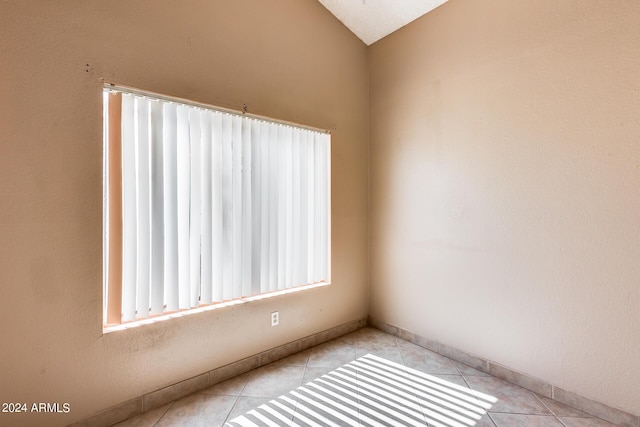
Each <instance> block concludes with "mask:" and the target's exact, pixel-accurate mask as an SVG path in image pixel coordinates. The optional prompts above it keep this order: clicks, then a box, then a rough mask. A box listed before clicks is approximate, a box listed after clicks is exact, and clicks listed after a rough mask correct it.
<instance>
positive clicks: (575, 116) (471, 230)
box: [370, 0, 640, 414]
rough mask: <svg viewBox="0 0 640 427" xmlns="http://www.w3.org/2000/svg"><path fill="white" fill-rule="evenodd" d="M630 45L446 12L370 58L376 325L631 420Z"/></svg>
mask: <svg viewBox="0 0 640 427" xmlns="http://www.w3.org/2000/svg"><path fill="white" fill-rule="evenodd" d="M638 28H640V2H638V1H636V0H620V1H615V2H611V1H606V0H563V1H555V0H542V1H528V0H517V1H513V0H451V1H449V2H448V3H445V4H444V5H443V6H441V7H439V8H438V9H436V10H435V11H433V12H431V13H429V14H427V15H426V16H424V17H422V18H421V19H419V20H417V21H415V22H413V23H411V24H409V25H408V26H407V27H405V28H403V29H401V30H400V31H398V32H396V33H394V34H392V35H390V36H388V37H387V38H385V39H383V40H381V41H380V42H378V43H376V44H374V45H373V46H371V48H370V81H371V104H370V110H371V152H370V153H371V240H372V249H371V280H372V290H371V292H372V315H373V316H375V317H376V318H379V319H381V320H384V321H386V322H390V323H393V324H396V325H399V326H401V327H403V328H405V329H409V330H412V331H414V332H416V333H418V334H420V335H423V336H426V337H430V338H434V339H437V340H439V341H441V342H443V343H445V344H449V345H452V346H454V347H457V348H460V349H462V350H466V351H468V352H471V353H475V354H477V355H480V356H483V357H486V358H488V359H490V360H494V361H496V362H498V363H502V364H504V365H506V366H508V367H511V368H514V369H518V370H520V371H523V372H526V373H528V374H531V375H534V376H537V377H540V378H542V379H545V380H547V381H549V382H552V383H554V384H556V385H558V386H560V387H563V388H565V389H567V390H571V391H574V392H577V393H579V394H582V395H584V396H586V397H590V398H593V399H596V400H599V401H601V402H603V403H608V404H610V405H613V406H617V407H620V408H621V409H625V410H628V411H631V412H633V413H636V414H640V363H638V361H639V360H640V333H639V332H640V314H639V307H640V137H639V135H640V31H638Z"/></svg>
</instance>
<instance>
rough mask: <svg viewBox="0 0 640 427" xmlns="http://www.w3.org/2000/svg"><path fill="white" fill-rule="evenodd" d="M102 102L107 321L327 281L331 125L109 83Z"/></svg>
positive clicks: (147, 315) (123, 320)
mask: <svg viewBox="0 0 640 427" xmlns="http://www.w3.org/2000/svg"><path fill="white" fill-rule="evenodd" d="M104 112H105V113H104V114H105V123H106V124H105V127H104V129H105V130H104V132H105V147H107V148H106V149H105V150H106V153H107V160H106V161H107V165H106V170H107V171H108V174H112V175H115V176H111V177H108V178H107V179H105V182H106V183H107V185H106V186H105V187H106V188H105V192H106V194H105V196H106V197H105V199H106V201H107V203H108V204H109V205H112V204H113V206H110V207H109V208H108V209H106V211H105V212H108V216H109V218H108V219H107V221H105V242H106V251H105V252H106V253H107V254H108V256H107V262H108V263H109V264H112V263H113V266H112V265H109V268H105V272H106V273H105V274H106V277H105V302H106V303H105V313H107V315H106V318H105V321H106V322H107V323H120V322H126V321H131V320H135V319H142V318H146V317H149V316H151V315H157V314H162V313H166V312H172V311H177V310H185V309H190V308H195V307H198V306H200V305H203V304H212V303H217V302H222V301H227V300H233V299H238V298H242V297H247V296H252V295H257V294H261V293H265V292H270V291H276V290H281V289H288V288H292V287H295V286H301V285H306V284H312V283H318V282H326V281H328V276H329V268H328V266H329V150H330V136H329V134H327V133H325V132H318V131H314V130H309V129H306V128H301V127H295V126H291V125H287V124H282V123H276V122H270V121H266V120H262V119H257V118H253V117H249V116H244V115H240V114H233V113H228V112H224V111H217V110H214V109H209V108H203V107H200V106H195V105H189V104H184V103H180V102H176V101H170V100H165V99H158V98H155V97H153V96H143V95H140V94H136V93H127V92H124V91H120V90H119V91H114V90H110V89H105V95H104ZM118 144H119V147H118ZM114 178H115V179H114ZM118 184H119V185H120V187H119V188H118ZM114 198H118V199H120V198H121V207H120V203H119V201H120V200H118V201H116V203H113V202H114ZM114 261H115V262H114ZM120 264H121V266H120ZM114 266H115V268H113V267H114ZM119 269H121V271H118V270H119ZM109 313H112V315H109Z"/></svg>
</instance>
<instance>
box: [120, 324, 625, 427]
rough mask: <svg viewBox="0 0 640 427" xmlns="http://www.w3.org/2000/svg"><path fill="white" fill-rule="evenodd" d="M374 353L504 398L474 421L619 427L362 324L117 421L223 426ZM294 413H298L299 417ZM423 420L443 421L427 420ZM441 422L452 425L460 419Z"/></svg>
mask: <svg viewBox="0 0 640 427" xmlns="http://www.w3.org/2000/svg"><path fill="white" fill-rule="evenodd" d="M367 354H373V355H375V356H378V357H381V358H383V359H385V360H387V361H390V362H395V363H397V364H400V365H403V366H405V367H407V368H410V369H413V370H417V371H420V372H423V373H426V374H429V375H432V376H433V377H437V378H440V379H443V380H446V381H448V382H449V383H451V384H455V385H457V386H461V387H464V388H465V390H466V389H469V390H470V393H472V392H481V393H485V394H487V395H490V396H493V397H495V398H497V401H496V402H495V403H494V404H493V406H492V407H491V408H490V409H489V412H488V413H487V414H486V415H484V416H483V417H482V418H481V419H480V420H479V421H478V422H477V424H475V425H476V426H477V427H507V426H531V427H553V426H557V427H563V426H564V427H606V426H613V424H610V423H608V422H605V421H603V420H600V419H597V418H593V417H591V416H589V415H588V414H585V413H583V412H580V411H578V410H576V409H573V408H571V407H568V406H565V405H562V404H560V403H557V402H555V401H553V400H551V399H547V398H545V397H542V396H538V395H536V394H535V393H533V392H530V391H528V390H526V389H524V388H521V387H518V386H516V385H513V384H510V383H508V382H505V381H502V380H500V379H498V378H495V377H492V376H490V375H488V374H486V373H484V372H480V371H478V370H476V369H473V368H471V367H469V366H466V365H464V364H461V363H458V362H455V361H453V360H451V359H448V358H446V357H443V356H441V355H439V354H436V353H434V352H432V351H429V350H426V349H424V348H422V347H419V346H417V345H414V344H412V343H409V342H407V341H404V340H401V339H399V338H396V337H394V336H392V335H389V334H386V333H384V332H381V331H379V330H377V329H373V328H363V329H359V330H357V331H355V332H353V333H351V334H348V335H345V336H343V337H340V338H337V339H335V340H332V341H329V342H327V343H324V344H321V345H318V346H316V347H313V348H311V349H309V350H305V351H303V352H300V353H297V354H294V355H292V356H289V357H287V358H285V359H282V360H279V361H276V362H273V363H271V364H269V365H266V366H263V367H260V368H257V369H254V370H253V371H251V372H247V373H246V374H243V375H240V376H238V377H235V378H232V379H230V380H227V381H225V382H222V383H220V384H217V385H215V386H213V387H210V388H208V389H205V390H203V391H201V392H198V393H195V394H192V395H190V396H187V397H185V398H182V399H180V400H176V401H174V402H172V403H169V404H167V405H165V406H163V407H161V408H158V409H155V410H152V411H150V412H147V413H145V414H143V415H140V416H138V417H135V418H132V419H129V420H127V421H124V422H122V423H119V424H117V426H120V427H124V426H222V425H224V424H225V422H229V421H231V420H232V419H234V418H236V417H238V416H240V415H243V414H245V413H246V412H247V411H250V410H252V409H255V408H257V407H259V406H260V405H263V404H265V403H267V402H269V401H271V400H272V399H275V398H278V397H280V396H282V395H284V394H287V393H289V392H290V391H292V390H294V389H296V388H297V387H299V386H301V385H303V384H306V383H308V382H309V381H312V380H314V379H316V378H318V377H320V376H322V375H325V374H327V373H329V372H330V371H333V370H334V369H336V368H339V367H341V366H343V365H345V364H347V363H350V362H352V361H354V360H355V359H356V358H359V357H361V356H364V355H367ZM296 404H297V403H288V404H287V403H285V406H286V405H289V406H290V407H289V408H288V409H289V413H294V414H295V413H296V408H295V406H296ZM283 412H286V408H283ZM291 418H292V419H296V417H295V416H293V417H291ZM282 424H285V423H282ZM338 424H339V423H338ZM347 424H348V423H347V422H345V425H347ZM385 424H386V423H383V425H385ZM388 424H390V425H391V423H388ZM300 425H304V424H303V423H300ZM363 425H367V423H363ZM397 425H402V423H400V422H399V423H398V424H397ZM424 425H430V426H431V425H437V424H436V423H434V422H431V423H430V424H427V423H426V422H425V424H424ZM440 425H442V426H445V427H450V425H451V426H453V425H455V423H453V422H451V424H449V423H440ZM463 425H464V424H463Z"/></svg>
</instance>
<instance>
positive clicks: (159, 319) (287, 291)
mask: <svg viewBox="0 0 640 427" xmlns="http://www.w3.org/2000/svg"><path fill="white" fill-rule="evenodd" d="M328 285H330V283H328V282H320V283H314V284H311V285H304V286H297V287H295V288H289V289H282V290H280V291H273V292H267V293H263V294H260V295H255V296H251V297H245V298H240V299H236V300H231V301H225V302H221V303H217V304H211V305H207V306H204V307H198V308H193V309H190V310H183V311H177V312H174V313H170V314H163V315H160V316H154V317H150V318H148V319H141V320H135V321H133V322H127V323H123V324H120V325H109V326H105V327H104V328H103V329H102V333H103V334H109V333H112V332H117V331H124V330H126V329H133V328H137V327H139V326H143V325H150V324H152V323H158V322H163V321H165V320H169V319H176V318H178V317H184V316H190V315H192V314H196V313H203V312H205V311H212V310H217V309H219V308H224V307H230V306H233V305H240V304H246V303H248V302H252V301H258V300H262V299H266V298H273V297H277V296H280V295H286V294H292V293H295V292H301V291H306V290H308V289H315V288H320V287H323V286H328Z"/></svg>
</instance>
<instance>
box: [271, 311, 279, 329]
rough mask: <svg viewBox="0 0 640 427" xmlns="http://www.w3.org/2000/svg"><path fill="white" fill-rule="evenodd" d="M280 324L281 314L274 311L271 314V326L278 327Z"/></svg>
mask: <svg viewBox="0 0 640 427" xmlns="http://www.w3.org/2000/svg"><path fill="white" fill-rule="evenodd" d="M278 323H280V312H279V311H274V312H272V313H271V326H278Z"/></svg>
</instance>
